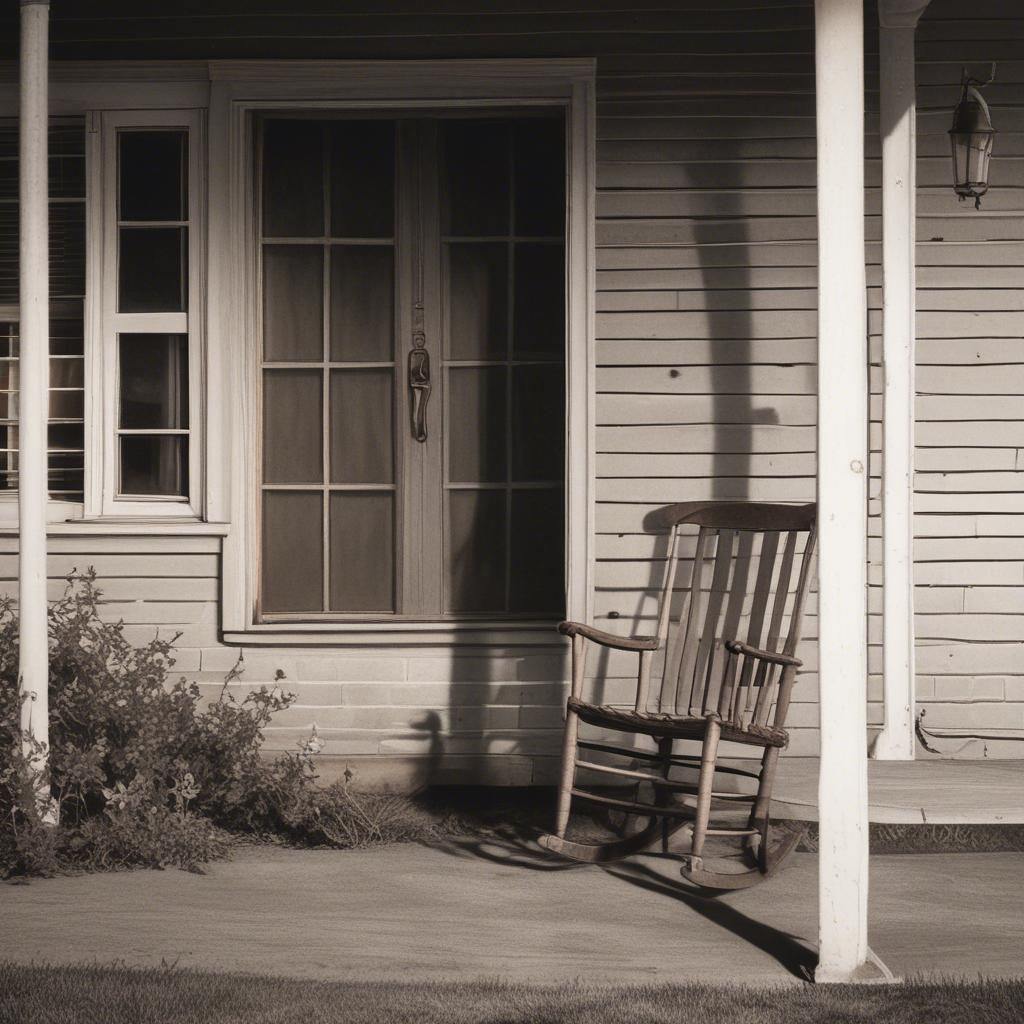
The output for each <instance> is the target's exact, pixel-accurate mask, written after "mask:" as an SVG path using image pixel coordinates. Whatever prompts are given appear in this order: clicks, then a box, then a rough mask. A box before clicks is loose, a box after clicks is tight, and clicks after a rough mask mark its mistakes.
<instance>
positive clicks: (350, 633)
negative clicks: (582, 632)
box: [222, 621, 566, 648]
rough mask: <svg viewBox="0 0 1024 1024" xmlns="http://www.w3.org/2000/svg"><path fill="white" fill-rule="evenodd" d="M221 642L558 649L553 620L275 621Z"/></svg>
mask: <svg viewBox="0 0 1024 1024" xmlns="http://www.w3.org/2000/svg"><path fill="white" fill-rule="evenodd" d="M222 639H223V641H224V643H226V644H240V645H245V646H255V645H266V646H285V645H288V646H304V647H308V646H327V647H371V646H376V647H379V646H381V645H384V646H389V647H398V646H404V647H434V646H440V647H447V646H453V645H458V646H463V645H466V646H485V647H488V648H494V647H564V646H565V645H566V639H565V637H563V636H562V635H561V634H559V633H558V631H557V630H556V628H555V623H554V622H515V623H510V622H500V621H498V622H481V621H474V622H468V621H464V622H409V621H404V622H365V623H362V622H323V623H316V622H302V623H294V624H284V623H280V622H275V623H268V624H260V625H253V626H249V627H248V628H246V629H242V630H225V631H224V633H223V635H222Z"/></svg>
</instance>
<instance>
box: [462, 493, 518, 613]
mask: <svg viewBox="0 0 1024 1024" xmlns="http://www.w3.org/2000/svg"><path fill="white" fill-rule="evenodd" d="M505 494H506V492H505V491H504V490H488V491H449V492H448V610H449V611H452V612H467V613H482V612H500V611H503V610H504V608H505Z"/></svg>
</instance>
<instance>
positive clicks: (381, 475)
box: [331, 370, 395, 484]
mask: <svg viewBox="0 0 1024 1024" xmlns="http://www.w3.org/2000/svg"><path fill="white" fill-rule="evenodd" d="M393 390H394V384H393V382H392V371H391V370H333V371H332V372H331V481H332V482H333V483H336V484H389V483H391V482H392V481H393V480H394V478H395V473H394V466H393V460H392V454H391V453H392V443H393V442H392V433H393V431H392V423H393V418H394V411H393V405H392V402H393Z"/></svg>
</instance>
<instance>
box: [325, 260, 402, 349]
mask: <svg viewBox="0 0 1024 1024" xmlns="http://www.w3.org/2000/svg"><path fill="white" fill-rule="evenodd" d="M394 309H395V256H394V249H392V247H391V246H376V245H358V246H356V245H335V246H332V247H331V359H333V360H335V361H337V362H364V361H373V362H386V361H389V360H390V359H392V349H393V346H394V337H395V314H394Z"/></svg>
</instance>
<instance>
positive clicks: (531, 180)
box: [513, 117, 565, 238]
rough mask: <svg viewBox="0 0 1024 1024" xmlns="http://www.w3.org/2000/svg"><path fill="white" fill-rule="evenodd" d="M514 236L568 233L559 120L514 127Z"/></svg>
mask: <svg viewBox="0 0 1024 1024" xmlns="http://www.w3.org/2000/svg"><path fill="white" fill-rule="evenodd" d="M513 139H514V142H513V147H514V153H515V156H514V160H515V216H516V223H515V233H516V234H517V235H534V236H536V235H546V236H554V237H556V238H558V237H561V236H562V234H563V233H564V231H565V133H564V130H563V127H562V120H561V118H559V119H558V120H555V119H554V118H540V117H537V118H523V119H522V120H520V121H517V122H516V124H515V132H514V135H513Z"/></svg>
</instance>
